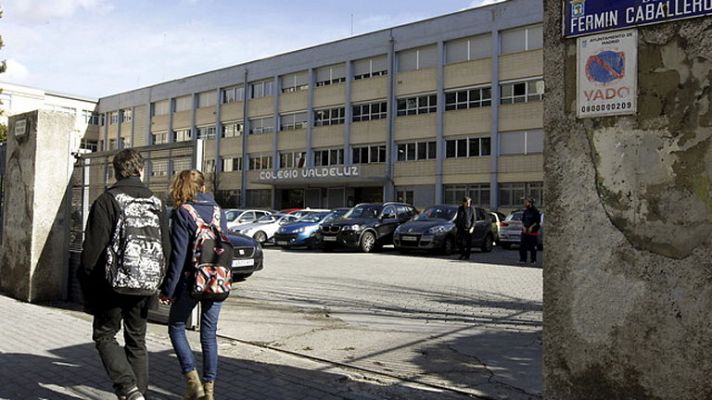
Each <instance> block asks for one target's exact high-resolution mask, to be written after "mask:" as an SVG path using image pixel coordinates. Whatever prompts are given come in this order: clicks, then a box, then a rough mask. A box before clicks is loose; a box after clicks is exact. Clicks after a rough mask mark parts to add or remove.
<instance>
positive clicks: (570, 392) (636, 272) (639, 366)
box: [544, 0, 712, 400]
mask: <svg viewBox="0 0 712 400" xmlns="http://www.w3.org/2000/svg"><path fill="white" fill-rule="evenodd" d="M561 11H562V7H561V1H560V0H547V1H545V22H544V24H545V49H546V50H545V53H544V60H545V81H546V85H547V93H546V99H545V110H544V118H545V130H546V144H545V149H546V150H545V176H546V178H545V196H546V203H547V207H548V213H547V237H546V244H545V249H546V250H545V251H546V265H545V267H544V335H545V342H544V374H545V376H544V382H545V398H547V399H552V400H554V399H556V400H559V399H561V400H564V399H565V400H570V399H601V400H604V399H605V400H615V399H676V400H681V399H710V398H712V379H710V377H711V376H712V18H710V17H707V18H697V19H691V20H687V21H681V22H672V23H666V24H660V25H654V26H649V27H641V28H640V29H639V47H638V55H639V57H638V87H639V97H638V100H639V104H638V110H639V111H638V113H637V115H635V116H624V117H607V118H597V119H586V120H578V119H576V112H575V110H576V104H575V103H576V40H575V39H568V40H564V39H563V38H562V35H561ZM562 77H563V78H564V79H561V78H562Z"/></svg>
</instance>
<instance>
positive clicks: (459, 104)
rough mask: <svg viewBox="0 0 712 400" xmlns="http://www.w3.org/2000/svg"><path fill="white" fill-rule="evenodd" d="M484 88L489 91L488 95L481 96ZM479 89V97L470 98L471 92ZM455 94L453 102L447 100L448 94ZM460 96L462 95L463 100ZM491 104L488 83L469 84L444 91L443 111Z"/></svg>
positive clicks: (490, 91) (490, 88)
mask: <svg viewBox="0 0 712 400" xmlns="http://www.w3.org/2000/svg"><path fill="white" fill-rule="evenodd" d="M485 90H488V91H489V97H487V98H483V94H484V92H485ZM473 91H479V92H480V99H479V100H472V92H473ZM451 94H455V103H451V102H450V103H449V102H448V95H451ZM461 96H464V100H461ZM491 106H492V87H491V86H489V85H484V86H471V87H464V88H458V89H449V90H447V91H446V92H445V111H453V110H467V109H470V108H481V107H491Z"/></svg>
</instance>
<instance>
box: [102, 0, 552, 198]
mask: <svg viewBox="0 0 712 400" xmlns="http://www.w3.org/2000/svg"><path fill="white" fill-rule="evenodd" d="M542 13H543V11H542V3H541V1H540V0H509V1H506V2H503V3H499V4H496V5H492V6H486V7H480V8H476V9H469V10H464V11H461V12H457V13H453V14H448V15H444V16H439V17H435V18H431V19H428V20H424V21H419V22H415V23H410V24H406V25H401V26H397V27H393V28H390V29H385V30H381V31H377V32H372V33H368V34H364V35H360V36H355V37H350V38H348V39H344V40H339V41H336V42H332V43H326V44H322V45H318V46H314V47H310V48H306V49H303V50H299V51H294V52H290V53H286V54H281V55H277V56H274V57H270V58H266V59H261V60H256V61H252V62H248V63H245V64H240V65H236V66H233V67H228V68H224V69H220V70H216V71H210V72H206V73H203V74H199V75H195V76H189V77H185V78H183V79H178V80H174V81H170V82H165V83H161V84H157V85H154V86H151V87H146V88H141V89H137V90H132V91H129V92H126V93H120V94H117V95H113V96H109V97H105V98H101V99H100V100H99V111H100V112H101V113H102V115H103V116H104V121H105V122H106V124H105V125H104V126H103V127H102V131H101V133H100V137H99V144H100V148H102V149H103V150H110V149H111V148H121V147H126V146H152V145H159V144H163V143H173V142H184V141H192V142H194V144H197V142H196V141H197V140H199V139H201V140H202V143H203V144H204V148H205V152H204V164H203V169H204V171H207V172H209V173H211V174H212V173H214V174H215V175H214V180H213V181H214V184H215V186H216V187H215V188H214V190H215V191H216V195H217V196H216V197H217V198H218V199H219V200H220V201H221V202H222V203H223V205H228V206H237V205H248V206H262V207H273V208H286V207H301V206H304V207H306V206H310V207H337V206H349V205H353V204H355V203H358V202H362V201H382V200H403V201H407V202H410V203H412V204H414V205H415V206H416V207H426V206H428V205H431V204H435V203H459V202H460V199H461V198H462V197H463V196H464V195H468V194H469V195H470V196H471V197H472V198H473V199H474V202H475V203H476V204H479V205H483V206H485V207H490V208H493V209H505V210H508V209H512V208H515V207H518V206H520V204H521V198H522V197H524V196H525V195H530V196H533V197H535V198H537V199H539V200H541V199H542V190H543V187H542V181H543V156H542V152H543V145H544V144H543V122H542V120H543V102H542V98H543V96H544V82H543V80H542V64H543V56H542V46H543V32H542V18H543V16H542ZM235 51H239V47H238V48H236V49H235ZM163 164H165V165H163ZM171 164H172V163H171V162H170V160H168V161H157V162H155V163H153V165H150V166H149V168H151V171H152V172H151V173H150V174H148V179H149V180H150V185H151V187H152V188H154V190H156V191H163V192H165V191H166V188H167V186H168V180H169V178H170V176H171V175H172V174H173V173H174V172H175V171H178V170H180V169H181V167H182V165H171ZM177 164H183V162H180V163H177Z"/></svg>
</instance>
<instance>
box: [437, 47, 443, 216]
mask: <svg viewBox="0 0 712 400" xmlns="http://www.w3.org/2000/svg"><path fill="white" fill-rule="evenodd" d="M444 65H445V44H444V43H443V42H442V41H440V42H438V65H437V77H436V80H437V96H438V107H437V114H436V115H435V141H436V149H437V150H436V159H435V204H442V203H443V163H444V159H445V133H444V118H445V67H444Z"/></svg>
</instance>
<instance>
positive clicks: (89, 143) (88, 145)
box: [79, 139, 99, 151]
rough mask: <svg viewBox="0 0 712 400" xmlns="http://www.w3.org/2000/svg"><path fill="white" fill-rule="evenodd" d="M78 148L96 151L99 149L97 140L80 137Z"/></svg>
mask: <svg viewBox="0 0 712 400" xmlns="http://www.w3.org/2000/svg"><path fill="white" fill-rule="evenodd" d="M79 148H80V149H82V150H89V151H97V150H99V142H97V141H96V140H86V139H82V142H81V144H80V145H79Z"/></svg>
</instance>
